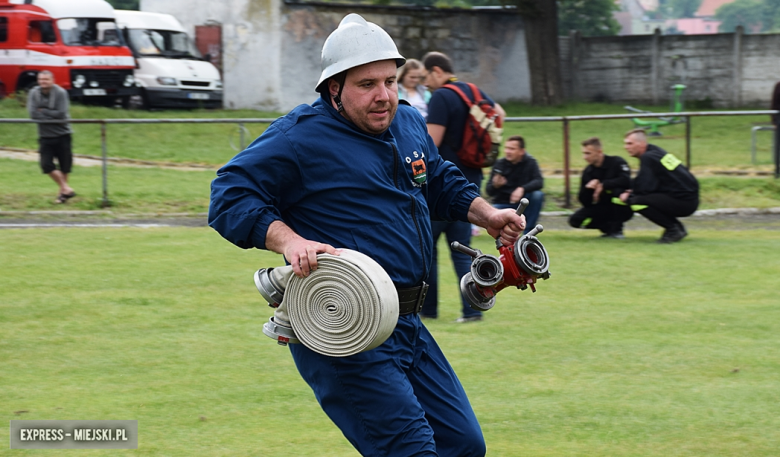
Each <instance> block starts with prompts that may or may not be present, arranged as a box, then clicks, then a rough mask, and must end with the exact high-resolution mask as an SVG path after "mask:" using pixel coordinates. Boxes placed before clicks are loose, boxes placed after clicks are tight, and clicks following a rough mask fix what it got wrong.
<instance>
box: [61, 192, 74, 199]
mask: <svg viewBox="0 0 780 457" xmlns="http://www.w3.org/2000/svg"><path fill="white" fill-rule="evenodd" d="M75 196H76V192H71V193H69V194H60V197H62V198H64V199H65V200H69V199H71V198H73V197H75Z"/></svg>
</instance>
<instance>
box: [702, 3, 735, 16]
mask: <svg viewBox="0 0 780 457" xmlns="http://www.w3.org/2000/svg"><path fill="white" fill-rule="evenodd" d="M735 1H736V0H702V2H701V6H699V9H698V10H697V11H696V13H695V14H694V16H696V17H714V16H715V12H716V11H717V10H718V8H720V7H721V6H723V5H726V4H729V3H734V2H735Z"/></svg>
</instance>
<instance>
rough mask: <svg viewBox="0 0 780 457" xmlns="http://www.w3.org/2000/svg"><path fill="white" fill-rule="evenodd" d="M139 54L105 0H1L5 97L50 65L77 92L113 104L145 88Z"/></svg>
mask: <svg viewBox="0 0 780 457" xmlns="http://www.w3.org/2000/svg"><path fill="white" fill-rule="evenodd" d="M134 69H135V60H134V59H133V54H132V52H131V51H130V49H129V48H128V47H127V46H126V45H125V43H124V41H123V38H122V34H121V33H120V31H119V30H118V29H117V26H116V22H115V16H114V9H113V8H112V7H111V5H110V4H109V3H108V2H106V1H104V0H0V98H2V97H3V96H5V95H7V94H10V93H13V92H16V91H23V90H27V89H30V88H31V87H33V86H35V85H36V84H37V75H38V72H40V71H42V70H49V71H51V72H52V73H53V74H54V80H55V82H56V83H57V84H58V85H60V86H62V87H63V88H64V89H66V90H67V91H68V92H69V93H70V96H71V98H75V99H82V100H84V101H86V102H89V101H92V102H96V103H106V104H112V103H114V102H115V101H116V100H117V98H121V99H122V100H123V101H125V102H126V101H127V100H129V98H130V97H131V96H133V95H137V94H139V91H140V89H139V87H137V86H136V84H135V80H134V78H133V70H134Z"/></svg>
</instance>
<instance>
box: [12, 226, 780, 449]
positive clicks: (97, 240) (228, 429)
mask: <svg viewBox="0 0 780 457" xmlns="http://www.w3.org/2000/svg"><path fill="white" fill-rule="evenodd" d="M628 235H629V237H628V239H626V240H623V241H617V242H616V241H615V240H602V239H598V238H594V235H593V234H592V233H581V232H574V231H545V233H543V234H542V235H541V236H540V240H541V241H542V242H543V243H544V244H545V246H546V248H547V250H548V251H549V254H550V258H551V272H552V274H553V276H552V278H551V279H550V280H549V281H546V282H543V283H541V284H540V285H539V288H538V292H537V293H536V294H531V293H530V291H525V292H521V291H517V290H507V291H502V292H501V294H500V295H499V301H498V304H497V305H496V307H495V308H494V309H493V310H491V311H489V312H488V313H486V320H485V321H483V322H481V323H477V324H467V325H461V324H455V323H453V322H452V321H453V320H454V319H455V318H456V317H458V315H459V303H458V295H457V288H456V286H455V278H454V277H453V273H452V268H451V266H450V264H449V260H448V256H446V255H442V256H440V258H441V271H442V275H443V276H442V278H441V281H442V284H443V286H442V303H441V304H440V307H441V318H440V319H439V320H437V321H433V322H430V323H428V324H426V325H428V326H429V328H430V329H431V331H432V332H433V334H434V335H435V337H436V338H437V340H438V341H439V344H440V345H441V346H442V348H443V350H444V351H445V353H446V354H447V356H448V358H449V359H450V361H451V363H452V364H453V366H454V367H455V369H456V371H457V372H458V375H459V377H460V379H461V381H462V383H463V384H464V386H465V388H466V391H467V392H468V394H469V397H470V399H471V401H472V403H473V406H474V408H475V411H476V413H477V416H478V417H479V419H480V422H481V424H482V427H483V431H484V434H485V437H486V440H487V443H488V455H489V456H511V457H513V456H531V455H532V456H573V455H577V456H590V455H595V456H632V457H633V456H696V457H699V456H724V457H725V456H728V457H733V456H746V457H747V456H749V457H756V456H767V457H768V456H776V455H777V450H778V448H780V406H779V403H778V402H779V401H780V399H779V398H778V395H779V394H778V392H780V359H778V357H777V356H776V353H777V347H778V345H779V344H780V308H778V306H777V303H778V298H777V297H778V289H777V277H778V276H780V259H778V256H777V253H778V252H780V232H777V231H751V232H730V231H723V230H698V231H696V232H693V233H692V234H691V236H690V237H689V238H687V239H686V240H685V241H684V242H682V243H678V244H675V245H672V246H661V245H657V244H654V243H653V242H652V241H654V240H655V239H656V238H657V236H658V234H657V231H656V230H653V231H631V232H629V233H628ZM474 246H475V247H477V248H479V249H482V250H483V251H484V252H488V253H491V252H494V249H493V248H492V243H491V240H490V239H489V238H488V237H487V236H481V237H478V238H476V241H475V243H474ZM440 249H446V247H445V246H444V245H443V244H441V245H440ZM281 262H282V261H281V257H280V256H278V255H275V254H270V253H266V252H260V251H244V250H240V249H238V248H236V247H233V246H232V245H231V244H230V243H228V242H227V241H225V240H223V239H221V238H220V237H219V236H218V235H217V234H216V233H215V232H213V231H211V230H210V229H207V228H149V229H140V228H139V229H133V228H122V229H118V228H117V229H105V228H103V229H99V228H95V229H72V228H71V229H11V230H0V264H2V265H3V267H4V268H3V278H2V280H0V284H1V286H0V334H1V335H2V338H0V417H3V418H4V420H5V421H10V420H18V419H136V420H138V422H139V436H140V439H139V444H140V445H139V449H138V450H137V451H119V452H117V451H102V452H101V451H56V455H65V456H67V455H73V456H76V455H150V456H151V455H154V456H157V455H165V456H193V455H208V456H235V455H262V456H266V455H290V456H316V457H321V456H334V457H335V456H339V457H340V456H350V455H357V454H356V453H355V452H354V450H352V449H351V447H350V446H349V444H348V443H347V442H346V440H345V439H344V438H343V437H342V436H341V434H340V432H339V431H338V430H337V429H336V428H335V427H334V426H333V425H332V424H331V423H330V422H329V421H328V419H327V418H326V417H325V415H324V414H323V413H322V412H321V411H320V409H319V407H318V405H317V404H316V401H315V400H314V398H313V395H312V394H311V392H310V390H309V388H308V386H306V385H305V384H304V383H303V382H302V381H301V379H300V378H299V376H298V374H297V372H296V370H295V368H294V366H293V363H292V361H291V358H290V356H289V353H288V351H287V350H286V349H284V348H282V347H279V346H277V345H276V344H275V343H274V342H273V341H272V340H270V339H268V338H267V337H265V336H264V335H263V334H262V332H261V326H262V324H263V323H264V322H265V321H266V320H267V318H268V317H269V316H270V315H271V310H270V309H269V308H268V307H267V306H265V304H264V303H263V302H262V299H261V297H260V295H259V294H258V293H257V292H256V290H255V288H254V285H253V282H252V274H253V272H254V270H255V269H257V268H260V267H272V266H278V265H281ZM6 423H7V422H6ZM3 442H4V443H8V428H7V427H0V443H3ZM0 455H9V456H10V455H54V452H53V451H11V450H8V449H7V448H6V449H5V450H3V446H0Z"/></svg>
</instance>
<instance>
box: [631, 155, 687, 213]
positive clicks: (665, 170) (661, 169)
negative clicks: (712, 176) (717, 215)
mask: <svg viewBox="0 0 780 457" xmlns="http://www.w3.org/2000/svg"><path fill="white" fill-rule="evenodd" d="M631 188H632V189H633V193H634V195H648V194H668V195H671V196H672V197H675V198H680V199H684V200H688V199H693V198H698V197H699V182H698V181H697V180H696V178H695V177H694V176H693V175H692V174H691V172H690V171H688V169H687V168H685V165H683V164H682V162H681V161H680V159H678V158H677V157H675V156H674V155H673V154H670V153H668V152H666V151H664V150H663V149H661V148H659V147H658V146H656V145H653V144H648V145H647V150H646V151H645V153H644V154H642V156H641V157H640V158H639V173H638V174H637V176H636V178H634V181H633V182H632V183H631Z"/></svg>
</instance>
